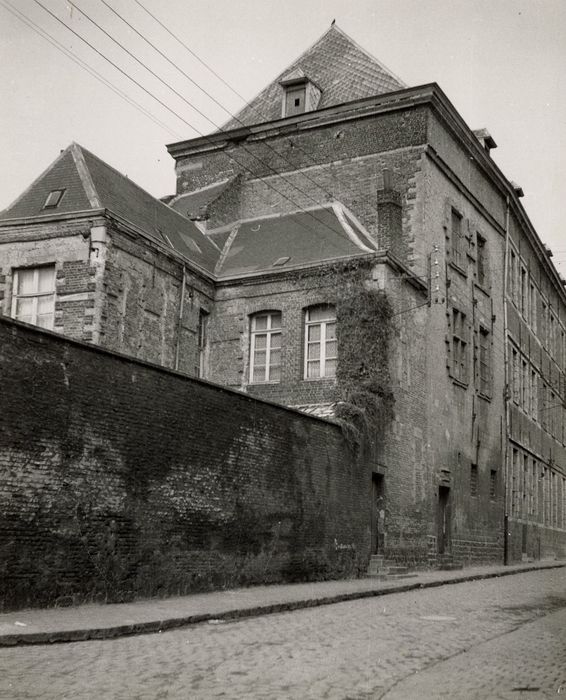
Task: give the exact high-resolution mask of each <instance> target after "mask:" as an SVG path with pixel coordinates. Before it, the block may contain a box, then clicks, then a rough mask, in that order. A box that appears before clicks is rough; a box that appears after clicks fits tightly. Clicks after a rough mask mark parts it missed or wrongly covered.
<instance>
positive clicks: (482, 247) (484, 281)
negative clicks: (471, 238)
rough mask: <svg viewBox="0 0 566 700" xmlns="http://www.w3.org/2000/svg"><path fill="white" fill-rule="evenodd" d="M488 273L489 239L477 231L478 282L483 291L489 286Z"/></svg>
mask: <svg viewBox="0 0 566 700" xmlns="http://www.w3.org/2000/svg"><path fill="white" fill-rule="evenodd" d="M488 273H489V270H488V260H487V239H486V237H485V236H483V235H482V234H481V233H480V232H479V231H476V282H477V284H478V285H479V286H480V287H482V289H486V288H487V287H488V286H489V274H488Z"/></svg>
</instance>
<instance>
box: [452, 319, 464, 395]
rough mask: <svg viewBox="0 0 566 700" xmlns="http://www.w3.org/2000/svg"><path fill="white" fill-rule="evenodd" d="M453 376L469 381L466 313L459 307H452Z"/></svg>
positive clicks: (462, 380)
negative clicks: (459, 309)
mask: <svg viewBox="0 0 566 700" xmlns="http://www.w3.org/2000/svg"><path fill="white" fill-rule="evenodd" d="M452 376H453V377H454V379H457V380H458V381H460V382H467V381H468V333H467V328H466V314H463V313H462V312H461V311H458V309H452Z"/></svg>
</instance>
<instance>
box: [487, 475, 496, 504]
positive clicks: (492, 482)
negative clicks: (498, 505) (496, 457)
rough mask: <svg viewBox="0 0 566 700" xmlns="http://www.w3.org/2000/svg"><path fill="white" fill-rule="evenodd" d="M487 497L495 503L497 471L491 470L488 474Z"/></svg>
mask: <svg viewBox="0 0 566 700" xmlns="http://www.w3.org/2000/svg"><path fill="white" fill-rule="evenodd" d="M489 497H490V499H491V500H492V501H495V499H496V497H497V471H496V470H495V469H492V470H491V471H490V473H489Z"/></svg>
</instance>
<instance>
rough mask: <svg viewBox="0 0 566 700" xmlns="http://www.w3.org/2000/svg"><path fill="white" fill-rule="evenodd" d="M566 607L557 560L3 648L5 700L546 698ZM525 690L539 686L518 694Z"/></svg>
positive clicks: (563, 574)
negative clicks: (171, 625)
mask: <svg viewBox="0 0 566 700" xmlns="http://www.w3.org/2000/svg"><path fill="white" fill-rule="evenodd" d="M565 609H566V571H565V570H564V569H554V570H549V571H538V572H531V573H525V574H517V575H515V576H509V577H506V578H503V579H488V580H483V581H474V582H468V583H461V584H456V585H450V586H440V587H437V588H429V589H424V590H419V591H411V592H407V593H397V594H392V595H389V596H386V597H383V598H372V599H366V600H360V601H353V602H347V603H340V604H337V605H330V606H325V607H321V608H314V609H306V610H299V611H296V612H290V613H283V614H278V615H269V616H266V617H260V618H255V619H247V620H242V621H238V622H232V623H224V624H216V625H215V624H210V623H209V624H203V625H197V626H194V627H190V628H186V629H181V630H176V631H172V632H166V633H162V634H151V635H142V636H139V637H125V638H122V639H116V640H106V641H89V642H79V643H73V644H57V645H52V646H24V647H17V648H4V649H0V698H2V700H5V699H6V700H8V699H9V700H12V699H13V700H19V699H20V698H26V699H27V698H46V699H51V698H53V699H55V698H56V699H57V700H59V699H63V698H73V699H74V698H78V699H83V698H85V699H86V698H88V699H90V698H97V699H98V698H105V699H106V698H108V699H129V698H143V699H145V698H147V699H150V698H151V699H152V700H153V699H170V698H191V699H193V698H196V699H197V700H198V699H201V698H202V699H206V698H235V699H238V698H242V699H243V698H246V699H247V698H253V699H256V698H269V699H271V698H297V699H299V698H301V699H302V698H328V699H334V698H336V699H340V700H365V699H369V698H385V699H386V700H393V698H405V699H409V700H410V699H411V698H437V697H439V698H440V697H459V698H462V697H466V698H468V697H471V698H498V697H501V698H505V699H507V698H518V697H529V698H534V697H536V693H537V692H538V693H539V697H546V696H545V695H544V693H545V692H547V693H549V692H554V694H557V693H558V689H559V687H560V684H561V683H562V678H561V677H562V675H564V673H565V671H566V653H565V645H566V640H565V637H564V628H565V627H566V618H565V617H564V610H565ZM528 623H531V624H528ZM490 640H491V641H490ZM417 674H418V675H417ZM439 678H441V679H442V683H440V681H439ZM527 687H529V688H531V687H532V688H534V687H538V688H541V689H542V690H541V691H531V690H513V689H514V688H518V689H521V688H527ZM445 691H446V692H445ZM562 692H566V691H565V690H562ZM458 693H459V694H458Z"/></svg>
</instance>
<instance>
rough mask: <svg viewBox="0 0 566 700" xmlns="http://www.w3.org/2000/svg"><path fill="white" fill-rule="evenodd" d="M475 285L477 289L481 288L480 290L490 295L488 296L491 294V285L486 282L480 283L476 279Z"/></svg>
mask: <svg viewBox="0 0 566 700" xmlns="http://www.w3.org/2000/svg"><path fill="white" fill-rule="evenodd" d="M474 287H476V289H479V290H480V291H481V292H483V293H484V294H485V295H486V296H488V297H489V296H491V287H488V286H487V285H485V284H480V283H479V282H477V281H476V280H474Z"/></svg>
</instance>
